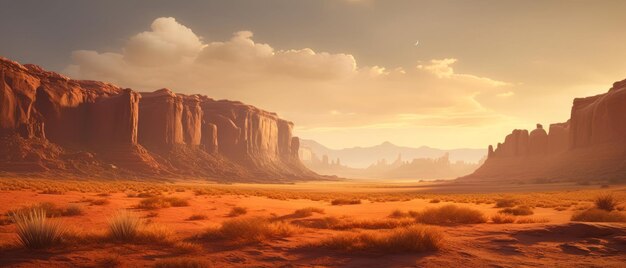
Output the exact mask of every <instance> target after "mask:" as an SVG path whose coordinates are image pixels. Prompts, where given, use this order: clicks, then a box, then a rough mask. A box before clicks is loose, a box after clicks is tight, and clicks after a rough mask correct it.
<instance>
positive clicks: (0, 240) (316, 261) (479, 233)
mask: <svg viewBox="0 0 626 268" xmlns="http://www.w3.org/2000/svg"><path fill="white" fill-rule="evenodd" d="M344 186H345V185H344ZM379 186H380V185H379ZM233 187H237V186H233ZM241 187H244V186H241ZM246 187H252V186H246ZM255 187H261V188H263V189H270V188H272V187H281V186H275V185H274V186H271V185H269V186H258V185H257V186H255ZM293 188H294V189H295V190H297V191H307V190H310V189H309V188H307V186H306V185H305V186H293ZM339 188H342V187H339ZM350 188H353V187H349V184H348V187H343V188H342V189H343V190H346V189H350ZM389 188H395V186H394V185H389ZM326 190H328V189H326ZM378 190H379V191H380V188H378ZM338 192H341V191H338ZM97 194H98V193H80V192H65V193H63V194H41V193H38V192H36V191H28V190H20V191H0V213H2V214H4V213H6V212H7V211H9V210H11V209H14V208H19V207H20V206H23V205H27V204H34V203H38V202H53V203H55V204H56V205H58V206H60V207H63V206H66V205H68V204H79V205H81V206H82V207H83V208H84V212H85V213H84V215H80V216H71V217H61V218H59V219H55V220H60V221H63V223H64V225H66V226H69V227H71V228H74V229H78V230H85V231H104V230H106V228H107V219H108V217H109V216H110V215H112V214H113V213H114V212H116V211H117V210H119V209H131V210H133V211H134V212H135V213H137V214H138V215H141V216H145V215H147V214H148V213H150V212H156V213H158V215H157V216H156V217H151V218H149V220H150V221H152V222H155V223H159V224H161V225H164V226H167V227H168V228H170V229H171V230H173V231H174V233H175V235H176V236H177V237H180V239H188V238H189V237H193V236H194V235H196V234H199V233H202V232H203V231H204V230H206V228H207V227H209V226H215V225H218V224H219V223H221V222H223V221H225V220H227V219H230V217H228V213H229V211H230V210H231V209H232V208H233V207H235V206H239V207H245V208H247V209H248V213H247V214H246V215H245V216H240V217H248V216H270V215H274V216H283V215H288V214H291V213H293V212H294V210H296V209H301V208H305V207H317V208H322V209H324V211H325V213H324V215H317V214H315V215H313V216H311V217H312V218H315V217H327V216H337V217H348V218H352V219H365V220H367V219H384V218H387V216H388V215H389V214H390V213H391V212H392V211H393V210H395V209H401V210H416V211H419V210H422V209H424V208H427V207H436V206H443V205H446V204H451V202H440V203H436V204H434V203H430V200H429V199H411V200H407V201H394V202H371V201H363V202H362V203H361V204H358V205H344V206H333V205H331V204H330V202H328V201H312V200H307V199H289V200H278V199H271V198H267V197H262V196H246V195H234V194H225V195H195V194H194V193H193V192H192V191H189V190H187V191H185V192H171V193H167V194H166V196H177V197H181V198H185V199H188V200H189V203H190V205H189V206H186V207H169V208H161V209H157V210H150V211H147V210H139V209H135V208H134V207H135V206H136V205H137V204H138V202H139V201H140V200H141V198H135V197H127V195H126V194H125V193H113V194H112V195H111V196H108V197H105V198H106V199H108V200H109V201H110V203H109V204H106V205H99V206H98V205H89V204H88V203H85V202H81V200H85V199H101V198H103V197H100V196H98V195H97ZM337 196H341V194H340V193H337ZM458 205H459V206H464V207H471V208H475V209H479V210H481V211H483V212H484V213H485V215H487V216H490V215H494V214H496V213H497V211H498V210H499V209H497V208H494V205H493V204H472V203H463V204H458ZM572 213H574V211H573V210H572V209H567V210H563V211H557V210H555V209H554V208H535V209H534V215H533V216H532V217H534V218H542V219H548V220H549V222H547V223H532V224H493V223H484V224H472V225H457V226H441V227H439V228H441V230H443V232H444V234H445V247H444V248H443V249H442V250H439V251H437V252H432V253H420V254H415V253H411V254H386V253H381V252H340V251H334V250H328V249H324V248H311V247H303V245H306V244H309V243H312V242H315V241H319V240H320V239H323V238H325V237H328V236H330V235H334V234H341V233H342V232H353V231H354V230H348V231H337V230H327V229H312V228H303V229H302V231H301V232H299V233H298V234H295V235H293V236H291V237H287V238H281V239H274V240H271V241H264V242H262V243H256V244H249V245H243V246H231V245H227V244H225V243H222V242H201V250H200V251H198V252H192V253H180V252H176V251H175V250H172V249H168V248H167V247H163V246H157V245H146V244H121V243H110V242H100V243H86V244H82V245H69V246H64V247H61V248H53V249H47V250H38V251H31V250H27V249H23V248H20V247H11V246H8V247H7V246H5V247H4V248H3V249H0V266H2V267H5V266H6V267H42V266H50V267H103V266H114V265H113V264H116V265H117V266H119V267H145V266H147V267H150V266H152V265H154V263H155V261H156V260H159V259H166V258H174V257H197V258H202V259H206V260H207V261H208V262H209V263H211V264H214V265H215V267H232V266H235V267H626V224H617V223H613V224H608V223H607V224H593V223H574V222H570V218H571V215H572ZM193 214H204V215H206V216H207V219H205V220H197V221H189V220H187V218H189V217H190V216H191V215H193ZM16 238H17V237H16V235H15V226H14V225H13V224H8V225H4V226H0V244H4V245H12V244H15V243H16V242H15V241H16Z"/></svg>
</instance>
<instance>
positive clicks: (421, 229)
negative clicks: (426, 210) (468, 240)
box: [312, 225, 444, 253]
mask: <svg viewBox="0 0 626 268" xmlns="http://www.w3.org/2000/svg"><path fill="white" fill-rule="evenodd" d="M443 245H444V243H443V234H442V232H441V231H439V230H438V229H435V228H434V227H428V226H422V225H413V226H409V227H405V228H398V229H394V230H391V231H386V232H372V231H370V232H362V233H356V234H355V233H351V234H341V235H335V236H332V237H329V238H326V239H324V240H322V241H320V242H319V243H317V244H314V245H312V246H318V247H324V248H328V249H333V250H344V251H375V252H386V253H403V252H425V251H436V250H439V249H441V248H442V247H443Z"/></svg>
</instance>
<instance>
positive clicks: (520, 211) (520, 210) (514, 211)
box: [499, 206, 534, 216]
mask: <svg viewBox="0 0 626 268" xmlns="http://www.w3.org/2000/svg"><path fill="white" fill-rule="evenodd" d="M499 212H500V213H505V214H511V215H515V216H528V215H533V214H534V212H533V209H532V208H530V207H528V206H517V207H514V208H505V209H502V210H500V211H499Z"/></svg>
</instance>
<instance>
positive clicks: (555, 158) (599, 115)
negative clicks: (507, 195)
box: [462, 80, 626, 181]
mask: <svg viewBox="0 0 626 268" xmlns="http://www.w3.org/2000/svg"><path fill="white" fill-rule="evenodd" d="M527 133H528V132H526V131H525V130H514V131H513V133H512V134H510V135H508V136H507V137H506V139H505V142H504V143H503V144H498V146H497V148H496V149H495V150H493V149H492V148H493V147H491V146H490V153H489V156H488V159H487V161H485V163H484V164H483V166H481V167H480V168H479V169H477V170H476V171H475V172H474V173H473V174H472V175H469V176H466V177H463V178H462V179H463V180H509V181H510V180H517V181H528V180H536V181H582V180H584V181H588V180H609V181H624V180H625V179H626V177H624V174H626V80H624V81H619V82H616V83H614V84H613V87H612V88H611V89H610V90H609V91H608V92H607V93H605V94H601V95H597V96H592V97H587V98H577V99H575V100H574V103H573V106H572V111H571V117H570V120H569V121H568V122H565V123H558V124H552V125H550V129H549V132H547V133H546V131H545V130H544V129H543V127H542V126H541V125H540V124H538V125H537V129H535V130H533V131H532V132H530V134H529V135H528V134H527ZM492 150H493V151H492Z"/></svg>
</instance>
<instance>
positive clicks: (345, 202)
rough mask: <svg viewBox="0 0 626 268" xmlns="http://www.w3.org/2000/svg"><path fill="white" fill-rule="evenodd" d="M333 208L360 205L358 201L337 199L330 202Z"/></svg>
mask: <svg viewBox="0 0 626 268" xmlns="http://www.w3.org/2000/svg"><path fill="white" fill-rule="evenodd" d="M330 204H331V205H333V206H341V205H358V204H361V200H360V199H348V198H338V199H334V200H333V201H331V202H330Z"/></svg>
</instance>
